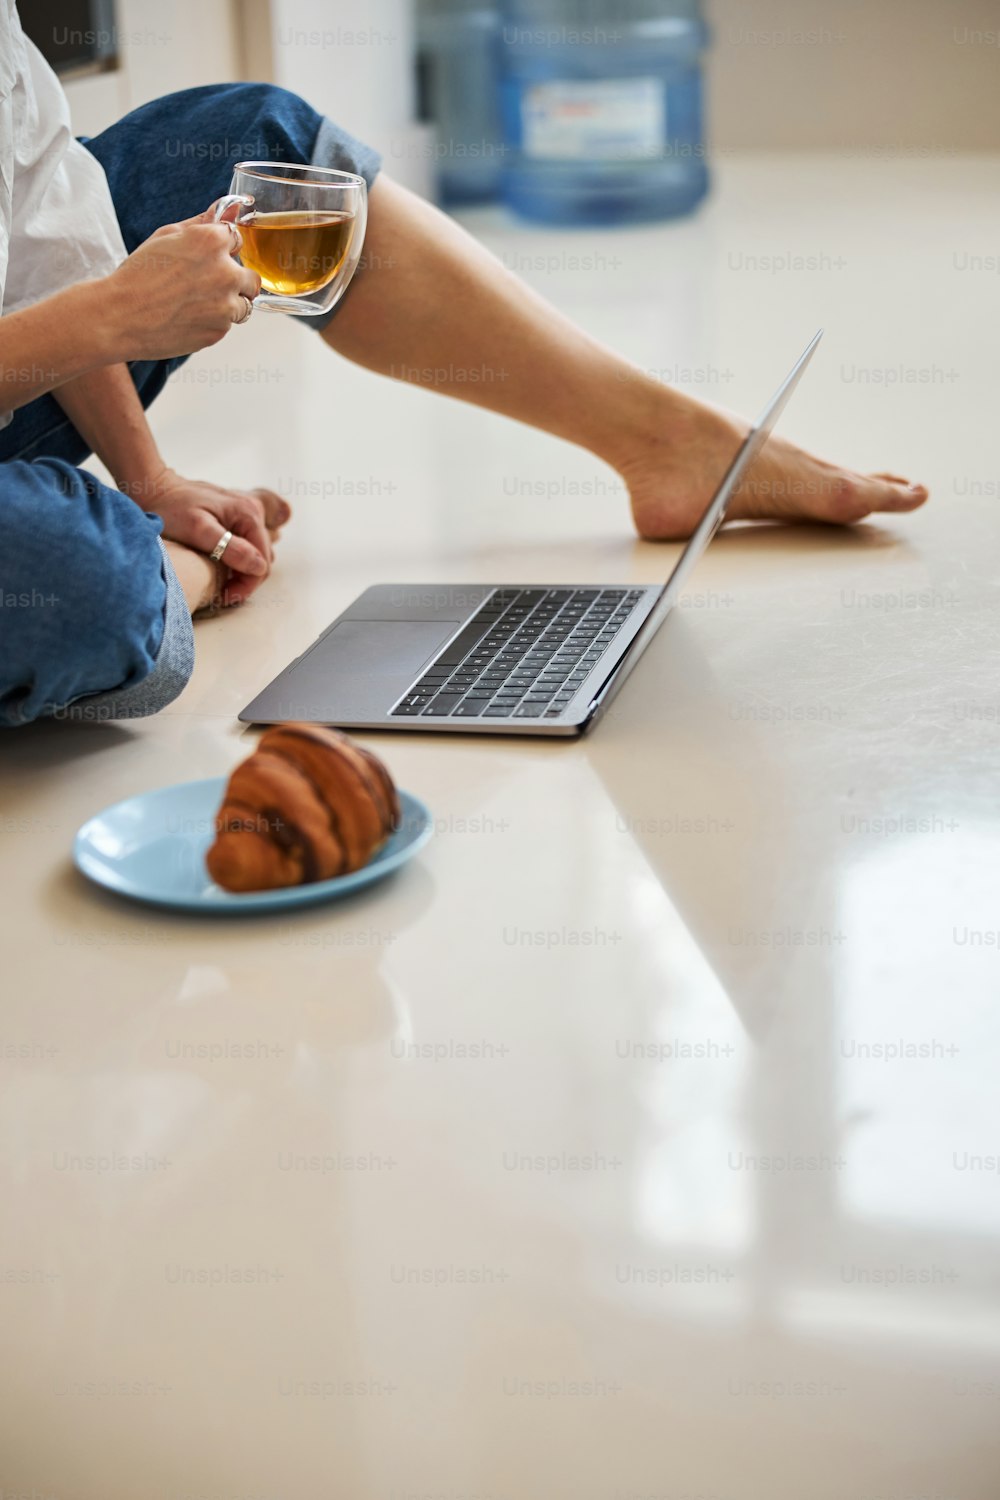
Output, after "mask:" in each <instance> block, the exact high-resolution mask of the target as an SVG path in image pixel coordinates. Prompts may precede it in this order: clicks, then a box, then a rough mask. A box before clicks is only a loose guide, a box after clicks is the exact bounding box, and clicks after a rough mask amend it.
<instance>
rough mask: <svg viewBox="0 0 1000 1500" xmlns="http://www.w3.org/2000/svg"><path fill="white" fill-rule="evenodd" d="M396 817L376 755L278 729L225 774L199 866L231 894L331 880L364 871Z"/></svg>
mask: <svg viewBox="0 0 1000 1500" xmlns="http://www.w3.org/2000/svg"><path fill="white" fill-rule="evenodd" d="M399 818H400V809H399V797H398V795H397V793H396V788H395V785H394V784H393V780H392V777H391V776H390V775H389V772H388V771H387V770H386V768H385V766H384V765H383V764H382V762H381V761H380V760H379V759H378V757H377V756H375V755H372V753H371V752H370V751H369V750H365V749H363V748H362V747H361V746H360V745H356V744H354V742H353V741H352V740H350V739H348V737H347V735H345V734H338V733H337V731H336V730H334V729H323V728H321V727H319V726H318V725H315V724H280V725H278V726H277V727H276V728H274V729H269V730H267V732H266V733H265V734H264V735H262V737H261V741H260V744H259V746H258V748H257V749H256V750H255V751H254V753H253V754H252V755H251V756H248V758H247V759H246V760H245V761H242V762H241V764H240V765H238V766H237V767H236V769H235V770H234V771H233V773H232V775H231V776H230V778H229V782H228V784H227V786H226V791H225V796H224V797H223V800H222V806H221V807H220V809H219V811H218V814H217V815H216V820H215V830H216V832H215V842H214V843H213V844H212V846H211V848H210V849H209V850H208V853H207V854H206V856H205V863H206V865H207V867H208V873H209V875H210V876H211V877H212V879H213V880H214V881H215V883H216V885H221V886H222V887H223V889H224V890H227V891H264V890H272V889H276V888H278V887H281V886H289V885H304V884H306V883H307V882H309V881H313V880H330V879H331V878H332V877H333V876H334V875H347V874H349V873H350V871H352V870H360V869H361V867H362V865H366V864H367V863H368V861H369V860H370V859H371V857H372V855H373V854H375V853H376V851H377V850H379V849H381V847H382V845H383V844H384V843H385V841H386V839H387V838H388V837H389V835H390V834H391V833H392V831H393V829H394V828H396V827H397V826H398V824H399Z"/></svg>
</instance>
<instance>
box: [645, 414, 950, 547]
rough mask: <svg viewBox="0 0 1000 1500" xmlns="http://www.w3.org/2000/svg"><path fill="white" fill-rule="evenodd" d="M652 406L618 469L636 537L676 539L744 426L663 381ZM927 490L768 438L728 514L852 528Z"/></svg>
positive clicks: (697, 512)
mask: <svg viewBox="0 0 1000 1500" xmlns="http://www.w3.org/2000/svg"><path fill="white" fill-rule="evenodd" d="M654 409H655V410H656V415H655V417H654V418H653V419H652V420H651V421H650V423H649V425H648V426H647V429H646V430H647V432H648V433H649V436H648V437H647V438H646V440H645V442H644V443H641V442H640V443H639V445H638V446H636V445H635V444H634V443H633V445H632V447H631V451H630V452H629V454H628V456H627V457H625V458H624V459H623V460H622V461H619V462H617V463H616V464H615V467H616V468H617V469H618V471H619V473H620V474H621V476H622V478H623V479H624V480H625V483H626V484H627V485H628V489H629V495H630V497H631V501H632V516H633V519H634V521H635V524H636V528H637V530H638V532H639V535H640V536H642V537H644V538H646V540H648V541H673V540H677V539H678V538H681V537H686V536H690V534H691V532H692V531H693V530H694V527H695V525H696V524H697V522H698V521H699V520H700V518H701V516H702V514H703V512H704V510H705V507H706V505H707V504H708V502H709V500H710V499H711V497H712V495H713V493H714V492H715V490H716V489H717V487H718V485H719V481H720V480H721V479H722V476H723V474H724V473H725V471H726V469H727V468H728V466H729V464H730V462H731V461H732V459H733V457H734V456H735V453H736V449H737V448H738V446H739V444H740V443H741V442H742V440H743V438H744V437H745V436H746V433H747V431H748V428H749V423H747V422H745V421H744V420H743V419H742V418H740V417H736V416H734V415H733V414H732V413H730V412H726V411H723V410H721V409H719V408H716V407H712V406H707V405H705V404H703V403H702V402H700V401H695V400H693V399H692V398H690V397H688V396H683V395H681V394H680V393H679V392H677V391H671V390H667V389H665V388H664V387H662V386H661V387H660V388H659V399H658V400H655V401H654ZM927 493H928V492H927V490H926V488H925V487H924V486H923V485H921V484H910V483H909V482H908V481H907V480H906V479H902V478H900V477H899V476H898V475H895V474H874V475H870V474H868V475H866V474H856V473H855V472H854V471H853V470H851V469H844V468H841V467H839V466H838V465H837V464H830V463H826V462H825V461H824V460H823V459H820V458H814V457H813V456H812V455H811V454H809V453H805V452H804V451H803V450H802V449H801V448H796V447H795V445H794V444H793V443H790V442H788V441H787V440H786V439H785V438H781V437H777V436H772V437H770V438H769V439H768V442H767V445H766V446H765V448H764V451H763V452H762V454H761V456H760V458H759V459H758V460H757V462H756V463H755V464H754V466H753V468H752V469H751V470H750V472H749V474H748V475H747V477H746V479H745V480H744V482H743V484H742V485H741V486H740V488H739V490H737V492H736V494H735V495H734V497H733V501H732V504H731V506H730V509H729V513H728V518H729V519H730V520H734V521H735V520H773V521H826V522H830V523H834V524H836V525H849V524H850V523H851V522H853V521H861V520H863V519H864V518H865V516H868V515H871V514H872V512H873V511H909V510H916V509H917V507H918V506H920V505H923V503H924V501H925V500H926V499H927Z"/></svg>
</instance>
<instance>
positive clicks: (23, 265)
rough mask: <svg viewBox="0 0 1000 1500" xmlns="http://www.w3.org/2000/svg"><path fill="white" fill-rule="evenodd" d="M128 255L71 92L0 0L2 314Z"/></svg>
mask: <svg viewBox="0 0 1000 1500" xmlns="http://www.w3.org/2000/svg"><path fill="white" fill-rule="evenodd" d="M124 259H125V245H124V242H123V241H122V236H121V230H120V229H119V227H118V218H117V216H116V214H115V206H114V203H113V202H112V200H111V191H110V189H109V188H108V180H107V178H106V177H105V175H104V168H103V167H102V166H101V164H100V163H99V162H98V161H97V159H96V158H95V157H93V156H91V154H90V152H89V151H88V150H87V149H86V147H85V146H81V145H80V143H79V141H77V140H75V139H74V137H73V131H72V129H71V127H70V120H69V105H68V104H67V102H66V95H65V94H64V93H63V91H62V87H61V86H60V83H59V80H58V79H57V77H56V75H55V74H54V73H53V71H52V69H51V68H50V67H49V65H48V63H47V62H46V61H45V59H44V58H43V57H42V54H41V53H40V52H39V51H38V48H37V47H36V46H35V45H34V44H33V43H32V42H30V41H29V40H28V38H27V37H26V36H25V35H24V32H23V31H22V30H21V22H20V20H19V19H18V14H17V6H16V4H15V0H0V316H2V315H3V313H7V312H16V311H17V310H18V308H21V307H28V306H30V304H31V303H33V302H39V301H40V300H41V299H42V298H43V297H51V296H52V294H53V293H54V292H59V291H62V290H63V288H64V287H67V286H72V285H73V283H74V282H76V281H84V280H86V279H87V278H89V277H94V276H107V275H109V274H110V273H111V272H112V271H113V270H114V269H115V267H116V266H117V265H119V264H120V263H121V262H122V261H123V260H124ZM0 374H2V371H0ZM10 419H11V414H10V413H9V412H8V413H7V414H6V415H3V416H0V427H6V425H7V423H8V422H9V421H10Z"/></svg>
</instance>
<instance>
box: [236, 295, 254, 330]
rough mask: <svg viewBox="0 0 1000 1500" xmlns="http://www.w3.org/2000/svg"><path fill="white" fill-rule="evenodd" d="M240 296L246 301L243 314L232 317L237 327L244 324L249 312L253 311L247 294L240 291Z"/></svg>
mask: <svg viewBox="0 0 1000 1500" xmlns="http://www.w3.org/2000/svg"><path fill="white" fill-rule="evenodd" d="M240 296H241V297H242V298H243V301H244V302H245V303H246V305H247V310H246V312H245V313H244V314H243V316H242V318H234V319H233V322H234V323H235V324H236V326H237V328H239V327H241V326H242V324H244V323H245V322H246V321H247V319H248V318H249V316H250V314H251V313H252V312H253V303H252V302H251V301H250V298H249V297H248V296H247V294H246V292H240Z"/></svg>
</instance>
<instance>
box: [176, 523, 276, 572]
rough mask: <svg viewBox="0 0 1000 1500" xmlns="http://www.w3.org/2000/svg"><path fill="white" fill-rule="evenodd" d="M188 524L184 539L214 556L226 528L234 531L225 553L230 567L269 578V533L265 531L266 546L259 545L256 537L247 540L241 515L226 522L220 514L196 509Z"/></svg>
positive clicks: (227, 565) (208, 554)
mask: <svg viewBox="0 0 1000 1500" xmlns="http://www.w3.org/2000/svg"><path fill="white" fill-rule="evenodd" d="M189 526H190V530H189V532H188V536H187V537H186V539H185V540H186V541H187V542H188V544H189V545H191V546H194V547H197V548H198V549H199V551H201V552H204V553H205V554H206V555H207V556H211V554H212V553H213V552H214V551H215V549H216V547H217V546H218V545H219V543H220V541H221V540H222V538H223V536H224V535H225V533H226V532H227V531H231V532H232V533H233V535H232V536H231V537H230V539H229V541H228V542H227V543H226V550H225V552H224V553H223V557H224V558H225V561H226V567H227V568H235V569H236V571H237V572H239V573H248V574H250V575H251V577H254V578H266V577H267V575H268V573H269V572H270V571H271V548H270V544H269V543H267V541H266V536H267V533H266V532H265V533H264V536H265V545H264V546H263V547H259V546H257V545H256V544H255V542H254V538H253V537H251V538H250V539H249V540H246V539H245V533H246V526H245V525H244V524H243V523H242V517H240V516H235V517H233V518H231V519H228V520H226V521H225V522H223V521H220V520H219V518H218V516H214V515H212V513H211V511H207V510H201V511H193V512H192V514H191V517H190V521H189Z"/></svg>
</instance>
